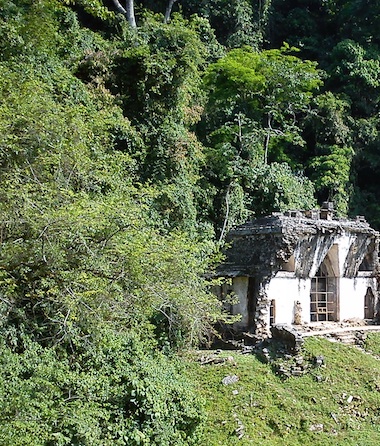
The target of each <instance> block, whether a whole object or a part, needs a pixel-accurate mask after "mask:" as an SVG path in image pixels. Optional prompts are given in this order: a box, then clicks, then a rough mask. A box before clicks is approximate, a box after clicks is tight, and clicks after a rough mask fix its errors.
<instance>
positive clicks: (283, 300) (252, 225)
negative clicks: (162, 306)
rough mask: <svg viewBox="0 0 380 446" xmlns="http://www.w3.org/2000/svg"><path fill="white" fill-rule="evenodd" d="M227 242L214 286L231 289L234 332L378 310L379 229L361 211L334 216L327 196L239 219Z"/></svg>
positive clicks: (263, 331) (369, 315)
mask: <svg viewBox="0 0 380 446" xmlns="http://www.w3.org/2000/svg"><path fill="white" fill-rule="evenodd" d="M228 241H229V248H228V249H227V252H226V260H225V262H224V264H223V265H221V266H220V268H219V271H218V275H219V276H221V277H226V278H228V279H229V280H228V281H226V283H224V284H223V285H221V286H220V288H219V289H218V292H219V293H220V297H221V298H223V297H224V296H225V295H227V294H229V293H232V294H234V295H235V298H236V302H234V303H233V304H231V305H230V307H229V310H230V311H231V312H232V313H233V314H241V319H240V321H238V322H236V323H235V324H234V326H233V328H234V331H237V332H240V333H241V332H250V333H252V334H253V335H255V336H257V337H258V338H262V337H266V336H268V333H269V331H270V327H271V326H272V325H275V324H289V325H291V324H293V325H300V324H310V323H314V322H325V321H336V322H339V321H344V320H347V319H352V318H361V319H370V320H372V319H374V318H375V317H377V312H378V291H377V288H378V286H377V273H378V249H379V233H378V232H376V231H375V230H374V229H372V228H371V227H370V226H369V225H368V223H367V222H366V221H365V220H364V218H362V217H357V218H356V220H346V219H345V220H344V219H334V218H333V211H332V209H331V205H330V203H325V205H324V207H323V208H322V209H320V210H317V211H306V212H300V211H290V212H286V213H284V214H281V213H274V214H272V215H271V216H269V217H264V218H260V219H257V220H255V221H252V222H249V223H246V224H244V225H241V226H238V227H236V228H235V229H233V230H232V231H230V233H229V236H228Z"/></svg>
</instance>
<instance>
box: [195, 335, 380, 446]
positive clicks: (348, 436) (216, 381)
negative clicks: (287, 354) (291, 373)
mask: <svg viewBox="0 0 380 446" xmlns="http://www.w3.org/2000/svg"><path fill="white" fill-rule="evenodd" d="M368 345H369V348H370V349H371V351H372V352H373V353H380V335H371V337H370V339H369V341H368ZM305 350H306V351H305V357H307V356H310V357H311V356H313V355H321V354H323V355H324V357H325V366H323V367H322V368H319V369H311V370H310V371H309V372H308V373H307V374H306V375H304V376H301V377H298V378H293V377H292V378H289V379H286V380H284V379H282V378H280V377H279V376H277V375H276V374H275V373H274V371H273V370H272V367H271V365H269V364H263V363H262V362H260V361H259V360H258V359H257V358H256V357H255V356H254V355H244V356H243V355H241V354H239V353H236V352H233V353H231V352H225V353H224V355H233V356H234V359H235V361H236V365H233V364H232V363H231V362H226V363H224V364H208V365H200V363H199V362H197V361H195V360H194V359H195V358H194V357H193V358H192V359H191V360H190V361H189V366H188V373H189V376H190V377H191V379H192V380H194V381H195V382H196V385H197V386H198V388H199V392H200V393H201V394H202V395H203V396H204V397H205V400H206V410H207V413H208V423H207V426H206V433H205V438H204V440H203V444H204V445H207V446H216V445H224V446H233V445H241V446H243V445H271V446H272V445H292V446H297V445H303V446H306V445H309V444H312V445H313V446H315V445H321V446H322V445H323V446H328V445H334V446H339V445H345V446H349V445H360V446H372V445H373V446H375V445H376V446H377V445H379V444H380V392H379V390H380V361H379V360H378V359H376V358H374V357H373V356H371V355H368V354H366V353H363V352H361V351H359V350H358V349H356V348H355V347H350V346H345V345H341V344H336V343H331V342H329V341H327V340H325V339H317V338H315V339H308V340H307V342H306V346H305ZM232 374H236V375H237V376H238V377H239V381H238V382H237V383H235V384H231V385H223V384H222V383H221V381H222V379H223V378H224V377H225V376H226V375H232ZM317 375H318V376H321V377H322V380H321V381H320V382H318V381H317V379H316V376H317ZM233 391H238V393H237V394H235V395H234V394H233ZM235 393H236V392H235ZM351 400H352V401H351ZM321 424H322V425H323V430H322V431H319V432H316V431H312V430H311V429H313V427H314V428H316V429H318V428H319V429H321V426H319V427H318V426H316V425H321ZM241 425H243V426H244V429H242V430H241V431H240V432H242V433H243V434H244V435H243V437H242V438H241V439H239V438H238V433H237V432H236V429H237V428H238V427H239V426H241Z"/></svg>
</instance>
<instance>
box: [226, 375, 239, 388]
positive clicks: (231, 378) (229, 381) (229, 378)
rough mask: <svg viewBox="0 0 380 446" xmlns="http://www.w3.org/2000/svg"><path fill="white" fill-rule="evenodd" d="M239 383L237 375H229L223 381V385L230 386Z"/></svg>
mask: <svg viewBox="0 0 380 446" xmlns="http://www.w3.org/2000/svg"><path fill="white" fill-rule="evenodd" d="M238 381H239V377H238V376H237V375H228V376H225V377H224V378H223V379H222V384H224V385H225V386H228V385H230V384H235V383H237V382H238Z"/></svg>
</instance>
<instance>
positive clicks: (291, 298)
mask: <svg viewBox="0 0 380 446" xmlns="http://www.w3.org/2000/svg"><path fill="white" fill-rule="evenodd" d="M267 295H268V299H269V300H272V299H274V300H275V302H276V318H275V323H276V324H292V323H293V321H294V303H295V302H296V301H297V300H298V301H300V302H301V308H302V321H303V322H310V280H304V279H298V278H296V277H295V276H294V273H293V274H292V273H286V272H283V271H281V272H278V273H277V275H276V276H275V277H274V278H273V279H272V280H271V281H270V283H269V285H268V288H267ZM268 323H269V321H268Z"/></svg>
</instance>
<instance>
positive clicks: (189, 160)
mask: <svg viewBox="0 0 380 446" xmlns="http://www.w3.org/2000/svg"><path fill="white" fill-rule="evenodd" d="M133 3H134V6H135V10H134V17H133V18H134V19H135V21H136V23H137V26H136V27H134V25H133V21H132V20H131V11H129V15H128V14H124V13H121V12H120V11H122V10H123V8H126V7H127V6H126V4H125V3H122V2H120V3H118V2H117V1H116V0H40V1H34V0H13V1H11V0H1V1H0V97H1V99H2V100H1V102H0V179H1V182H0V243H1V251H0V313H1V314H0V315H1V317H0V338H1V345H0V358H1V372H0V382H1V386H0V398H1V407H2V418H1V423H0V424H1V427H0V444H4V445H9V444H20V445H21V444H36V445H37V444H38V445H41V444H46V445H48V444H62V445H64V444H74V445H75V444H77V445H103V444H104V445H107V444H110V445H111V444H112V445H113V444H128V445H129V444H131V445H132V444H146V445H148V444H152V445H153V444H157V445H166V444H168V445H169V444H175V445H180V444H184V445H185V444H195V443H196V442H197V441H200V440H199V438H200V437H199V435H200V429H199V427H200V426H201V424H202V420H203V412H202V410H201V402H200V401H199V400H198V399H197V398H196V397H195V396H194V392H193V390H192V389H193V388H192V385H191V383H190V382H189V380H188V379H187V378H185V377H184V375H183V373H182V372H181V367H180V366H179V363H178V358H177V355H178V352H179V351H180V350H181V349H183V348H185V347H188V346H190V345H195V344H197V343H199V342H205V341H208V340H209V339H210V336H212V332H213V325H214V323H215V322H216V321H218V320H225V319H226V316H225V315H223V313H222V310H221V304H220V303H219V302H218V301H217V299H216V298H215V297H214V296H213V295H212V294H211V293H210V292H209V291H208V285H209V282H208V281H207V280H206V277H207V274H205V273H206V272H208V271H210V269H211V268H212V264H213V262H215V259H217V258H218V253H217V251H218V249H217V248H218V241H219V240H220V241H223V238H224V236H225V234H226V232H227V230H228V229H229V228H230V227H231V226H232V225H235V224H237V223H240V222H243V221H245V220H246V219H247V218H249V217H253V216H260V215H263V214H266V213H269V212H272V211H277V210H284V209H287V208H301V209H305V208H311V207H314V206H316V205H317V204H318V203H321V202H322V201H324V200H326V199H330V200H333V201H334V202H335V204H336V208H337V211H338V212H339V214H341V215H346V214H350V213H361V214H364V215H365V216H367V217H368V219H369V220H370V222H371V223H372V224H373V225H374V226H376V227H380V208H379V206H378V204H377V200H378V197H379V190H380V188H379V187H378V175H377V168H378V166H379V165H380V158H379V154H378V153H377V152H378V142H379V135H378V134H379V130H378V129H379V125H380V121H379V116H378V102H379V98H380V77H379V72H380V59H379V43H380V42H379V41H378V36H377V33H376V31H377V30H376V24H377V22H376V17H378V16H379V11H378V7H377V6H376V5H373V6H372V7H371V15H370V16H369V14H368V11H367V9H366V8H365V6H366V4H367V3H366V2H365V1H364V0H363V1H353V0H342V1H339V2H332V1H322V0H314V1H313V2H305V1H303V0H299V1H296V2H292V3H291V4H290V3H289V2H285V1H282V0H272V1H263V0H260V1H256V0H255V1H253V0H252V1H251V0H232V1H229V2H226V1H225V0H212V1H193V0H181V1H175V2H169V1H163V0H162V1H157V2H156V1H155V2H153V1H151V0H144V1H135V2H133ZM118 5H119V6H118ZM170 5H171V9H170V8H168V6H170ZM120 6H121V7H120ZM125 12H126V13H127V11H125ZM131 24H132V25H133V26H131ZM284 42H285V43H284ZM286 42H287V43H286Z"/></svg>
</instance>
